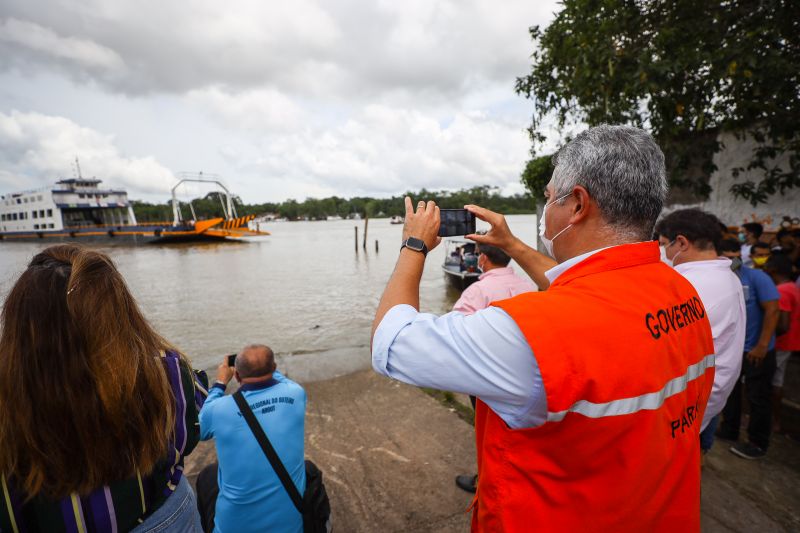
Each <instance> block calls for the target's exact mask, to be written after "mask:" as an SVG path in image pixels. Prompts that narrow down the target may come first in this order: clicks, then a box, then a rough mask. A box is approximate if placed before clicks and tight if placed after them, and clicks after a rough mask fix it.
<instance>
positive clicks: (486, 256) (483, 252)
mask: <svg viewBox="0 0 800 533" xmlns="http://www.w3.org/2000/svg"><path fill="white" fill-rule="evenodd" d="M477 252H478V268H480V269H481V272H483V274H481V275H480V277H479V278H478V281H476V282H475V283H473V284H472V285H470V286H469V287H467V288H466V289H464V292H462V293H461V297H460V298H459V299H458V301H457V302H456V303H455V305H454V306H453V311H456V312H459V313H463V314H465V315H471V314H472V313H474V312H476V311H480V310H481V309H486V308H487V307H489V304H491V303H492V302H494V301H496V300H505V299H507V298H511V297H512V296H516V295H517V294H522V293H523V292H531V291H535V290H536V287H534V285H533V283H531V280H530V279H526V278H523V277H522V276H519V275H518V274H517V273H516V272H514V269H513V268H511V267H510V266H508V264H509V263H510V262H511V258H510V257H509V256H508V254H506V253H505V252H504V251H503V250H501V249H500V248H497V247H496V246H490V245H488V244H482V245H480V246H478V249H477ZM469 399H470V401H471V402H472V408H473V409H474V408H475V396H470V398H469ZM477 480H478V476H477V475H475V474H462V475H459V476H456V485H458V487H460V488H461V489H463V490H465V491H467V492H475V488H476V485H477Z"/></svg>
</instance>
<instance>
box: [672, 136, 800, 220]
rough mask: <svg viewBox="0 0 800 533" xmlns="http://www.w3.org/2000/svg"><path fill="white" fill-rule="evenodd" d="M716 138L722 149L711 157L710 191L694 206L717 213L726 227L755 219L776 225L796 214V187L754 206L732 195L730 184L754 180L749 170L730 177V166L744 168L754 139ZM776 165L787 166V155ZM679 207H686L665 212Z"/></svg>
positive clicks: (799, 198)
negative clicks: (712, 164) (713, 170)
mask: <svg viewBox="0 0 800 533" xmlns="http://www.w3.org/2000/svg"><path fill="white" fill-rule="evenodd" d="M719 140H720V141H721V142H722V143H723V144H724V146H725V148H724V149H722V150H721V151H719V152H718V153H717V154H716V155H715V156H714V163H715V164H716V166H717V171H716V172H714V174H712V175H711V177H710V178H709V185H711V187H712V192H711V195H710V197H709V198H708V200H706V201H704V202H700V203H698V204H694V205H693V207H694V206H696V207H700V208H701V209H704V210H707V211H710V212H712V213H714V214H715V215H717V217H719V219H720V220H722V221H723V222H724V223H725V224H728V225H729V226H735V225H739V224H742V223H744V222H749V221H752V220H754V219H755V220H757V221H759V222H766V224H765V225H766V226H768V227H775V226H777V225H778V224H779V223H780V221H781V220H782V218H783V217H784V216H785V215H788V216H790V217H792V218H794V217H798V216H800V190H798V189H793V190H790V191H788V192H787V193H786V194H785V195H783V196H781V195H780V194H777V195H773V196H772V197H770V198H769V200H768V201H767V203H766V204H759V205H758V206H756V207H753V206H752V205H750V203H749V202H748V201H747V200H743V199H741V198H735V197H734V196H733V194H732V193H731V192H730V188H731V185H733V184H735V183H740V182H742V181H745V180H748V179H750V180H753V181H756V182H757V181H758V179H759V173H758V171H749V172H743V173H741V174H739V177H738V178H734V177H733V169H734V168H736V167H746V166H747V163H748V162H749V161H750V159H751V158H752V154H753V149H754V148H755V142H754V141H753V140H752V139H750V138H748V139H744V140H738V139H736V137H735V136H734V135H733V134H731V133H723V134H721V135H720V138H719ZM778 164H780V165H787V164H788V157H783V158H782V159H780V160H778ZM680 207H689V206H678V205H671V206H669V209H668V210H669V211H673V210H675V209H678V208H680Z"/></svg>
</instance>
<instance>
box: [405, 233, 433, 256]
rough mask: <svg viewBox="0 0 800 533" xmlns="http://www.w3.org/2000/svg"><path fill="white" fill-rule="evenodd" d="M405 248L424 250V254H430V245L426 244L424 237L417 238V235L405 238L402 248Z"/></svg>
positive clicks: (417, 250) (416, 250)
mask: <svg viewBox="0 0 800 533" xmlns="http://www.w3.org/2000/svg"><path fill="white" fill-rule="evenodd" d="M403 248H408V249H409V250H414V251H415V252H422V255H423V256H426V255H428V247H427V246H425V241H423V240H422V239H417V238H416V237H409V238H408V239H406V240H404V241H403V245H402V246H401V247H400V249H401V250H402V249H403Z"/></svg>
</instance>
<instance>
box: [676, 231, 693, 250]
mask: <svg viewBox="0 0 800 533" xmlns="http://www.w3.org/2000/svg"><path fill="white" fill-rule="evenodd" d="M675 244H677V245H678V248H679V249H680V250H681V251H683V250H688V249H689V245H690V244H691V243H690V242H689V239H687V238H686V237H684V236H683V235H678V236H677V237H675Z"/></svg>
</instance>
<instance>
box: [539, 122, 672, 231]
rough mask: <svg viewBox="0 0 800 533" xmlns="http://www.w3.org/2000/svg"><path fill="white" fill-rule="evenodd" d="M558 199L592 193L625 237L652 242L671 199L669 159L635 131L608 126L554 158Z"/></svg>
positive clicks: (586, 135)
mask: <svg viewBox="0 0 800 533" xmlns="http://www.w3.org/2000/svg"><path fill="white" fill-rule="evenodd" d="M553 165H554V166H555V168H554V170H553V179H552V183H553V188H554V189H555V197H554V199H555V198H558V197H560V196H563V195H565V194H568V193H570V192H571V191H572V189H573V187H575V186H576V185H581V186H583V187H585V188H586V190H587V191H588V192H589V195H590V196H591V197H592V198H593V199H594V201H595V202H597V206H598V207H599V209H600V213H601V214H602V216H603V218H604V219H605V221H606V222H607V223H608V225H609V226H611V227H612V228H613V229H614V230H615V231H616V232H617V233H619V234H621V236H624V237H627V238H631V239H638V240H647V239H649V238H650V234H651V233H652V231H653V226H654V225H655V223H656V219H657V218H658V215H659V214H660V213H661V209H662V208H663V207H664V201H665V199H666V196H667V177H666V174H667V173H666V168H665V167H664V154H663V152H662V151H661V148H659V147H658V145H657V144H656V142H655V140H653V137H652V136H651V135H650V134H649V133H647V132H646V131H644V130H642V129H639V128H634V127H633V126H610V125H608V124H603V125H600V126H597V127H594V128H590V129H588V130H586V131H583V132H581V133H580V134H578V136H577V137H575V138H574V139H573V140H572V141H570V142H569V143H567V144H566V145H565V146H564V147H563V148H561V150H559V151H558V153H557V154H556V155H555V157H554V158H553Z"/></svg>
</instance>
